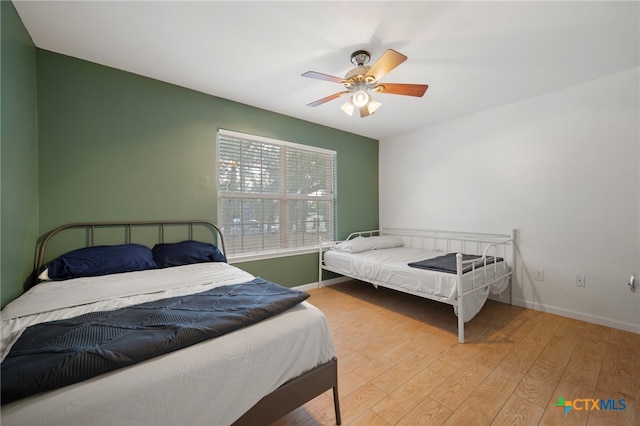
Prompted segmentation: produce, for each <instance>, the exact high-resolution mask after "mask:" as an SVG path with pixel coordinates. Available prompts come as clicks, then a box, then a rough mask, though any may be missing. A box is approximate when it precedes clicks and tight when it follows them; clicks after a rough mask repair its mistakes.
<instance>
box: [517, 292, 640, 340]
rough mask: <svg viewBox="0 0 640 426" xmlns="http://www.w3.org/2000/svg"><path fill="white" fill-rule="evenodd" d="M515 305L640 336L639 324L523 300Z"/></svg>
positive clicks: (519, 300) (518, 300)
mask: <svg viewBox="0 0 640 426" xmlns="http://www.w3.org/2000/svg"><path fill="white" fill-rule="evenodd" d="M513 304H514V305H516V306H521V307H523V308H529V309H535V310H536V311H542V312H547V313H550V314H555V315H560V316H563V317H568V318H573V319H577V320H580V321H586V322H590V323H592V324H598V325H603V326H605V327H611V328H617V329H618V330H624V331H629V332H631V333H636V334H640V325H639V324H633V323H627V322H622V321H617V320H612V319H610V318H605V317H601V316H598V315H591V314H587V313H584V312H578V311H572V310H570V309H563V308H558V307H556V306H549V305H544V304H541V303H535V302H530V301H527V300H522V299H515V300H514V301H513Z"/></svg>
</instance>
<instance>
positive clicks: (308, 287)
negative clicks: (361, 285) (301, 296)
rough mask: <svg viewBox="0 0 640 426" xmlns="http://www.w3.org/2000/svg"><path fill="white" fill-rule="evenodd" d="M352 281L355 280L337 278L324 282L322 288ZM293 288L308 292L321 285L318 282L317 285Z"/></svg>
mask: <svg viewBox="0 0 640 426" xmlns="http://www.w3.org/2000/svg"><path fill="white" fill-rule="evenodd" d="M351 280H353V278H349V277H337V278H331V279H328V280H322V287H327V286H330V285H334V284H338V283H343V282H345V281H351ZM293 288H295V289H296V290H302V291H307V290H311V289H312V288H320V284H319V283H318V282H317V281H316V282H315V283H309V284H303V285H299V286H297V287H293Z"/></svg>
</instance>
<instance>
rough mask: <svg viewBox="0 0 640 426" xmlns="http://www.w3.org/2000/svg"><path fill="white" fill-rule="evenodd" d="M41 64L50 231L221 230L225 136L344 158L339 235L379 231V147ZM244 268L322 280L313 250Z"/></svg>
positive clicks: (184, 93) (45, 211)
mask: <svg viewBox="0 0 640 426" xmlns="http://www.w3.org/2000/svg"><path fill="white" fill-rule="evenodd" d="M37 66H38V68H37V79H38V125H39V127H38V132H39V140H38V155H39V158H40V163H39V192H38V193H39V203H40V218H39V229H40V232H41V233H44V232H46V231H47V230H50V229H52V228H53V227H55V226H58V225H61V224H64V223H68V222H74V221H115V220H152V219H206V220H210V221H213V222H215V221H216V214H217V210H216V209H217V206H216V182H217V178H216V175H215V168H214V166H215V143H216V131H217V129H218V128H224V129H229V130H234V131H239V132H246V133H251V134H256V135H260V136H266V137H270V138H277V139H282V140H286V141H291V142H296V143H303V144H307V145H312V146H318V147H322V148H327V149H332V150H335V151H337V182H338V188H337V197H338V200H337V212H338V227H337V229H338V236H339V237H344V236H346V235H348V234H349V233H350V232H352V231H354V230H357V229H363V228H366V229H374V228H376V227H377V226H378V141H377V140H374V139H370V138H365V137H362V136H358V135H355V134H351V133H346V132H343V131H339V130H336V129H331V128H328V127H324V126H320V125H316V124H313V123H310V122H307V121H303V120H299V119H295V118H292V117H288V116H284V115H281V114H276V113H273V112H270V111H266V110H262V109H259V108H255V107H251V106H248V105H244V104H240V103H236V102H232V101H229V100H226V99H222V98H217V97H214V96H210V95H206V94H203V93H200V92H197V91H193V90H190V89H186V88H183V87H179V86H175V85H171V84H167V83H163V82H160V81H157V80H154V79H150V78H146V77H142V76H139V75H135V74H131V73H127V72H123V71H119V70H116V69H113V68H109V67H105V66H102V65H98V64H95V63H90V62H86V61H83V60H79V59H76V58H72V57H68V56H64V55H60V54H56V53H52V52H49V51H44V50H38V54H37ZM300 107H301V108H304V105H301V106H300ZM204 176H206V177H208V178H209V179H208V182H209V183H208V184H207V179H202V177H204ZM237 266H238V267H244V268H246V269H247V270H249V271H250V272H251V273H253V274H254V275H259V276H262V277H264V278H265V279H269V280H273V281H277V282H280V283H281V284H284V285H287V286H295V285H302V284H307V283H311V282H316V281H317V268H318V265H317V256H316V255H313V254H311V255H302V256H293V257H288V258H276V259H269V260H262V261H255V262H247V263H246V264H240V263H239V264H237Z"/></svg>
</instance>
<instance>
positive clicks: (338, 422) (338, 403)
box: [333, 384, 342, 426]
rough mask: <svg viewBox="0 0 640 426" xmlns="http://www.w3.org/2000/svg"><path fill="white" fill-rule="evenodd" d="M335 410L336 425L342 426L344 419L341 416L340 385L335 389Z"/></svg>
mask: <svg viewBox="0 0 640 426" xmlns="http://www.w3.org/2000/svg"><path fill="white" fill-rule="evenodd" d="M333 408H334V409H335V411H336V424H337V425H338V426H340V425H341V424H342V417H341V416H340V399H339V398H338V385H337V384H336V385H335V386H334V387H333Z"/></svg>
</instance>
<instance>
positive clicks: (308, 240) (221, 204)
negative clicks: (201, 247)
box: [218, 130, 336, 257]
mask: <svg viewBox="0 0 640 426" xmlns="http://www.w3.org/2000/svg"><path fill="white" fill-rule="evenodd" d="M335 162H336V153H335V151H329V150H326V149H321V148H315V147H311V146H307V145H300V144H295V143H291V142H284V141H279V140H275V139H269V138H264V137H259V136H253V135H247V134H242V133H237V132H232V131H228V130H219V131H218V225H219V226H220V227H221V229H222V233H223V235H224V239H225V246H226V248H227V252H228V253H229V255H230V256H231V257H233V256H240V255H255V254H263V255H265V256H268V255H275V254H277V253H282V252H287V253H290V252H294V251H303V250H304V249H309V248H312V247H317V243H318V240H319V239H320V238H322V239H324V240H327V239H335V231H334V230H335V189H334V185H335Z"/></svg>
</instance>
